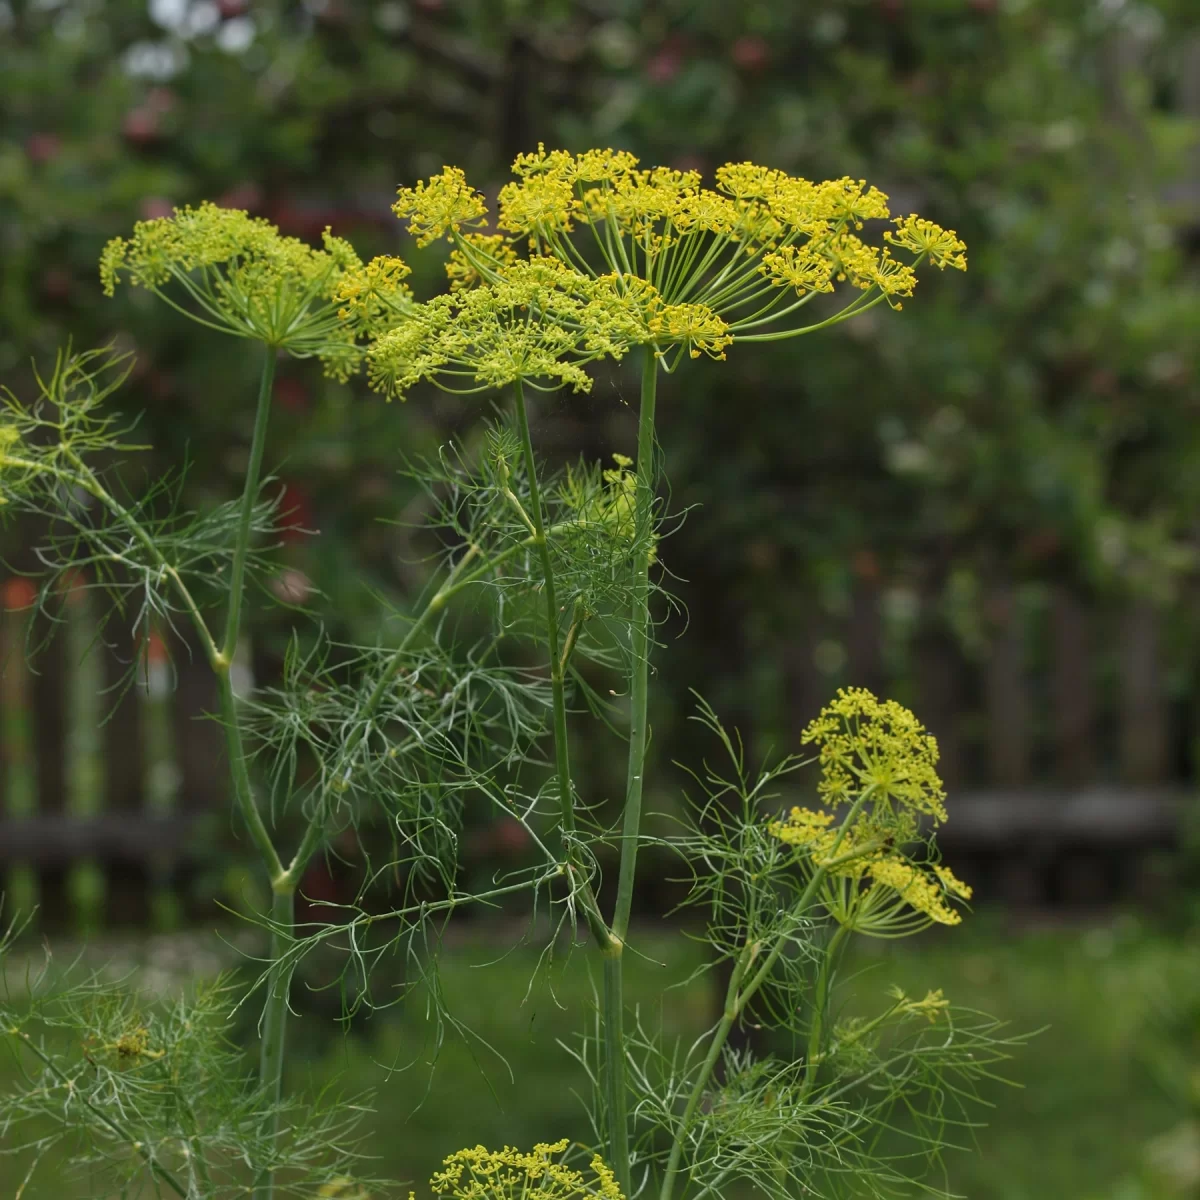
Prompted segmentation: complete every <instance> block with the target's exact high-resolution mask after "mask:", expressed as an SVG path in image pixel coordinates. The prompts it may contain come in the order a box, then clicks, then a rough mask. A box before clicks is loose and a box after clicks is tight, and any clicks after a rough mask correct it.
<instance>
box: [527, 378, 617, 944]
mask: <svg viewBox="0 0 1200 1200" xmlns="http://www.w3.org/2000/svg"><path fill="white" fill-rule="evenodd" d="M514 392H515V396H516V409H517V426H518V429H519V431H520V434H521V449H522V452H523V454H524V457H525V471H526V474H527V475H528V477H529V507H530V509H532V513H531V514H530V520H531V521H532V524H533V539H532V540H533V543H534V545H535V547H536V548H537V552H538V558H539V559H540V560H541V565H542V590H543V593H544V595H545V598H546V645H547V651H548V654H549V659H550V692H551V699H552V704H553V708H554V761H555V775H556V779H557V783H558V802H559V811H560V820H561V823H562V838H563V853H564V855H565V856H566V860H567V869H568V872H569V873H570V885H571V888H572V889H573V890H577V894H578V896H579V898H580V902H581V905H582V907H583V916H584V919H585V920H586V922H587V926H588V930H589V932H590V933H591V935H592V937H593V938H594V939H595V940H596V944H597V945H598V946H599V947H600V948H601V950H603V951H605V952H608V951H609V949H610V947H611V946H612V945H613V938H612V935H611V934H610V933H609V930H608V925H607V924H606V923H605V921H604V918H603V917H601V915H600V908H599V905H598V904H597V903H596V897H595V893H594V892H593V891H592V884H591V880H590V879H589V878H588V877H587V874H586V872H585V869H584V867H583V864H582V863H580V861H579V852H578V850H577V849H576V845H575V796H574V790H573V788H572V784H571V757H570V749H569V746H568V743H567V699H566V688H565V685H564V671H563V661H562V657H561V652H560V650H559V635H558V621H559V612H558V595H557V592H556V590H555V586H554V564H553V562H552V561H551V558H550V545H549V542H548V540H547V538H546V527H545V517H544V515H543V511H542V492H541V487H540V486H539V484H538V476H537V461H536V460H535V458H534V456H533V441H532V439H531V438H530V436H529V414H528V412H527V411H526V407H525V391H524V388H523V387H522V386H521V381H520V380H519V379H518V380H517V381H516V383H515V384H514Z"/></svg>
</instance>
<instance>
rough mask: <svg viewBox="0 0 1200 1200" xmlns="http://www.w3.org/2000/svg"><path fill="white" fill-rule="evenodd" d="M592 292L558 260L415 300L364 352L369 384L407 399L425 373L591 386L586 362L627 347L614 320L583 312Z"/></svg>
mask: <svg viewBox="0 0 1200 1200" xmlns="http://www.w3.org/2000/svg"><path fill="white" fill-rule="evenodd" d="M595 290H596V285H595V282H594V281H593V280H591V279H589V278H588V277H587V276H584V275H581V274H580V273H579V272H576V271H572V270H571V269H570V268H569V267H566V266H564V264H562V263H561V262H559V261H558V260H557V259H554V258H534V259H529V260H522V261H518V262H515V263H512V264H511V265H509V266H507V267H505V268H504V269H503V270H502V271H500V272H498V273H497V275H496V278H495V280H494V281H493V282H490V283H486V284H481V285H480V286H478V287H474V288H467V289H461V290H459V291H456V292H451V293H450V294H449V295H445V296H437V297H435V298H434V299H433V300H431V301H429V302H428V303H427V304H422V305H417V306H415V307H414V309H413V311H412V313H411V315H410V316H409V317H408V318H407V319H406V320H405V321H404V322H402V323H401V324H400V325H398V326H397V327H396V328H395V329H393V330H390V331H389V332H388V333H385V334H383V335H382V336H380V337H379V338H378V339H377V340H376V341H375V343H374V344H373V345H372V346H371V347H370V349H369V351H368V355H367V372H368V376H369V378H370V380H371V384H372V386H373V387H375V388H377V389H378V390H379V391H382V392H384V393H385V394H386V395H387V396H389V397H401V398H402V397H403V396H404V395H405V393H406V392H407V391H408V390H409V389H410V388H411V387H412V386H413V385H414V384H416V383H418V382H420V381H422V380H427V381H430V382H434V383H437V384H438V385H439V386H440V387H443V388H445V389H446V390H449V391H460V392H472V391H479V390H482V389H484V388H494V387H502V386H504V385H506V384H510V383H513V382H515V381H517V380H523V381H528V382H531V383H533V384H534V386H544V387H550V386H552V387H562V386H570V387H571V388H572V389H573V390H574V391H588V390H589V389H590V388H591V386H592V381H591V377H590V376H589V375H588V374H587V372H586V371H585V370H584V369H583V365H584V364H585V363H588V362H590V361H592V360H593V359H596V358H599V357H601V356H602V355H608V356H610V357H616V358H620V357H621V356H622V355H623V354H624V353H625V350H626V349H627V348H628V344H627V343H626V342H624V341H623V340H622V339H621V337H620V330H619V329H617V328H616V326H615V324H614V322H612V321H611V320H610V321H608V322H607V324H606V323H605V322H603V321H598V320H595V319H593V318H591V317H589V316H586V314H587V313H588V310H589V307H590V304H591V297H592V295H593V294H594V292H595Z"/></svg>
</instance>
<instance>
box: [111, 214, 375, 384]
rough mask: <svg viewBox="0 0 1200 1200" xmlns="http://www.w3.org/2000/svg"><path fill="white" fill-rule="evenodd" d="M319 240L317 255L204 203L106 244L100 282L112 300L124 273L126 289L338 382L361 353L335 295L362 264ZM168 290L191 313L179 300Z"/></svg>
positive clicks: (348, 251) (332, 242)
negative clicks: (312, 361)
mask: <svg viewBox="0 0 1200 1200" xmlns="http://www.w3.org/2000/svg"><path fill="white" fill-rule="evenodd" d="M323 240H324V248H323V249H321V250H317V249H314V248H313V247H312V246H309V245H308V244H307V243H305V242H302V241H300V240H299V239H297V238H293V237H284V236H283V235H281V234H280V232H279V230H278V229H277V228H276V227H275V226H274V225H272V224H270V223H269V222H267V221H264V220H262V219H261V218H258V217H252V216H250V215H249V214H248V213H245V212H241V211H239V210H237V209H228V208H220V207H218V206H217V205H215V204H212V203H208V202H206V203H204V204H201V205H200V206H199V207H198V208H190V207H189V208H181V209H180V208H177V209H176V210H175V213H174V215H173V216H170V217H160V218H156V219H155V220H151V221H139V222H138V223H137V224H136V225H135V226H134V228H133V234H132V236H131V237H129V238H114V239H113V240H112V241H110V242H109V243H108V245H107V246H105V248H104V252H103V254H102V255H101V258H100V281H101V283H102V285H103V287H104V292H105V294H106V295H109V296H111V295H112V294H113V293H114V291H115V289H116V285H117V284H118V283H120V282H121V278H122V276H123V275H125V274H128V276H129V280H130V282H131V283H132V284H134V285H135V286H138V287H144V288H147V289H149V290H150V291H152V292H154V293H155V294H156V295H158V296H160V297H161V298H162V299H163V300H165V301H167V303H169V304H171V305H172V306H173V307H175V308H179V309H181V311H183V312H185V313H186V314H187V315H188V316H190V317H192V318H193V319H194V320H197V321H199V322H200V323H201V324H203V325H207V326H209V327H210V328H214V329H219V330H222V331H224V332H226V333H232V334H235V335H237V336H239V337H247V338H254V339H256V340H258V341H262V342H265V343H266V344H267V345H268V346H273V347H275V348H276V349H280V350H286V351H287V352H288V353H289V354H292V355H294V356H296V357H297V358H307V357H311V356H315V357H317V358H320V359H321V360H322V362H323V363H324V365H325V368H326V370H327V371H328V373H329V374H331V375H334V376H336V377H338V378H345V377H346V376H347V375H348V374H349V373H350V372H351V371H352V370H353V369H354V367H355V365H356V363H357V361H358V357H359V353H358V351H357V349H356V347H355V328H354V325H353V324H352V323H350V322H347V321H344V320H341V319H340V318H339V314H338V305H337V296H338V290H339V288H340V286H341V284H342V281H343V278H344V277H345V276H346V275H347V274H348V273H355V272H360V271H361V270H362V263H361V262H360V260H359V258H358V255H357V254H356V253H355V252H354V248H353V247H352V246H351V245H350V244H349V242H346V241H343V240H342V239H341V238H336V237H334V236H333V235H332V234H331V233H330V232H329V230H326V231H325V234H324V239H323ZM168 285H174V289H175V290H177V291H178V293H181V294H182V299H183V300H184V301H185V304H186V303H187V302H190V307H185V306H184V305H183V304H180V303H177V302H176V300H174V299H173V298H172V296H171V295H170V294H168V293H167V292H166V291H165V290H164V289H165V288H167V286H168Z"/></svg>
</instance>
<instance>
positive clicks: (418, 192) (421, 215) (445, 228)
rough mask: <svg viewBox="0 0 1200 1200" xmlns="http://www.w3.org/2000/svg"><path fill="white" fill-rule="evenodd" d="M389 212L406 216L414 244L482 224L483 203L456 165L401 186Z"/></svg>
mask: <svg viewBox="0 0 1200 1200" xmlns="http://www.w3.org/2000/svg"><path fill="white" fill-rule="evenodd" d="M397 195H398V198H397V200H396V203H395V204H393V205H392V211H393V212H394V213H395V214H396V216H398V217H407V218H408V232H409V233H411V234H412V236H413V237H414V238H416V239H417V245H418V246H428V245H429V244H430V242H436V241H437V239H438V238H440V237H449V236H451V235H453V234H456V233H458V232H459V231H460V230H461V229H462V228H463V227H464V226H467V227H472V226H477V225H481V224H483V221H484V219H485V218H486V217H487V205H486V204H485V203H484V201H483V196H482V195H481V194H480V193H479V192H477V191H476V190H475V189H474V188H473V187H472V186H471V185H470V184H469V183H468V182H467V177H466V174H465V173H464V172H463V171H462V170H461V169H460V168H459V167H443V168H442V173H441V174H440V175H434V176H433V177H432V178H430V179H428V180H425V181H423V182H420V183H418V184H417V186H416V187H415V188H406V187H402V188H401V189H400V190H399V192H398V194H397Z"/></svg>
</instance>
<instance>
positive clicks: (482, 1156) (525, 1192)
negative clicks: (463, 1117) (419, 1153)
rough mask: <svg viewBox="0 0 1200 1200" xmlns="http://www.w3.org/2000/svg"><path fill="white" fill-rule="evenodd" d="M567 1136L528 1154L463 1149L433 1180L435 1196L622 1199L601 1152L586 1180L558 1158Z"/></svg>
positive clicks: (470, 1199) (460, 1199)
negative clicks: (590, 1176) (589, 1176)
mask: <svg viewBox="0 0 1200 1200" xmlns="http://www.w3.org/2000/svg"><path fill="white" fill-rule="evenodd" d="M568 1145H569V1143H568V1141H567V1139H566V1138H563V1139H562V1141H559V1142H554V1143H552V1144H550V1143H545V1142H541V1143H539V1144H538V1145H536V1146H534V1148H533V1150H532V1151H530V1152H529V1153H526V1152H524V1151H521V1150H514V1149H513V1148H512V1147H511V1146H505V1147H504V1149H503V1150H488V1149H487V1148H486V1147H484V1146H476V1147H475V1148H474V1149H471V1150H459V1151H457V1152H456V1153H454V1154H451V1155H450V1156H449V1157H448V1158H446V1159H445V1160H444V1161H443V1167H444V1170H441V1171H439V1172H437V1174H435V1175H434V1176H433V1177H432V1178H431V1179H430V1181H429V1186H430V1188H431V1189H432V1190H433V1193H434V1195H435V1196H449V1197H451V1200H624V1197H623V1195H622V1194H621V1189H620V1187H619V1186H618V1184H617V1181H616V1177H615V1176H614V1174H613V1172H612V1170H611V1169H610V1168H609V1167H608V1165H607V1164H606V1163H605V1162H604V1160H603V1159H602V1158H601V1157H600V1156H599V1155H595V1156H594V1157H593V1158H592V1161H591V1170H592V1178H591V1179H587V1178H585V1176H584V1174H583V1172H581V1171H576V1170H574V1169H572V1168H570V1167H568V1166H566V1165H565V1164H564V1163H562V1162H561V1161H559V1158H560V1156H561V1155H562V1154H563V1153H564V1152H565V1151H566V1149H567V1146H568Z"/></svg>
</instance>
